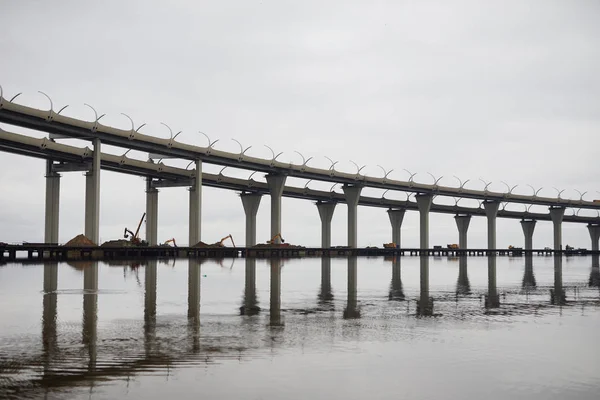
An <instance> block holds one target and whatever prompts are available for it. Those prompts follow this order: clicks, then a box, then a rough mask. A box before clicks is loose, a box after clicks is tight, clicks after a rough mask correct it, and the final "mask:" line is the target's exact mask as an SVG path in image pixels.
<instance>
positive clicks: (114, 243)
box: [100, 239, 135, 247]
mask: <svg viewBox="0 0 600 400" xmlns="http://www.w3.org/2000/svg"><path fill="white" fill-rule="evenodd" d="M100 247H135V245H134V244H133V243H131V241H129V240H125V239H117V240H109V241H107V242H104V243H102V245H100Z"/></svg>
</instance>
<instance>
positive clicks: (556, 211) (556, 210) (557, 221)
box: [550, 207, 565, 250]
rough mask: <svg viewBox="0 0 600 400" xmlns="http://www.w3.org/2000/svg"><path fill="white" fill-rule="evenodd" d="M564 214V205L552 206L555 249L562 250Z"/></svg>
mask: <svg viewBox="0 0 600 400" xmlns="http://www.w3.org/2000/svg"><path fill="white" fill-rule="evenodd" d="M564 215H565V208H564V207H550V218H552V225H554V250H562V220H563V217H564Z"/></svg>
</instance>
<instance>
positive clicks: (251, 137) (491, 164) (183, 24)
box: [0, 0, 600, 248]
mask: <svg viewBox="0 0 600 400" xmlns="http://www.w3.org/2000/svg"><path fill="white" fill-rule="evenodd" d="M0 9H1V10H2V12H1V13H0V26H1V27H2V31H3V34H2V35H1V36H0V58H1V62H0V85H2V87H3V90H4V96H5V97H8V98H10V97H12V96H14V95H15V94H17V93H19V92H22V95H20V96H19V97H18V98H17V99H16V100H15V101H16V102H18V103H20V104H25V105H29V106H33V107H38V108H43V109H48V108H49V102H48V100H47V99H46V98H45V97H44V96H42V95H41V94H39V93H38V92H37V91H38V90H40V91H43V92H45V93H47V94H48V95H49V96H50V97H51V98H52V100H53V102H54V107H55V110H57V109H59V108H60V107H62V106H64V105H67V104H68V105H69V107H68V108H67V109H66V110H65V111H64V112H63V114H65V115H68V116H72V117H76V118H81V119H86V120H90V119H92V117H93V112H92V111H91V110H90V109H88V108H87V107H86V106H84V103H88V104H91V105H93V106H94V107H95V108H96V109H97V110H98V112H99V113H100V114H104V113H106V117H104V118H103V123H104V124H107V125H111V126H115V127H121V128H125V129H128V128H129V126H130V123H129V121H128V120H127V119H126V118H125V117H124V116H122V115H121V113H126V114H128V115H129V116H131V118H132V119H133V120H134V121H135V123H136V126H137V125H140V124H141V123H146V124H147V125H146V126H145V127H144V128H142V130H141V132H143V133H146V134H149V135H154V136H157V137H169V132H168V129H167V128H165V127H164V126H163V125H161V122H164V123H166V124H168V125H169V126H170V127H171V128H172V129H173V130H174V131H175V132H178V131H180V130H181V131H183V133H182V134H181V135H180V136H179V137H178V140H181V141H182V142H186V143H192V144H198V145H202V146H205V145H206V138H205V137H204V136H202V135H201V134H200V133H198V132H199V131H201V132H204V133H206V134H207V135H208V136H209V137H210V138H211V140H215V139H219V142H218V143H217V144H215V148H217V149H220V150H225V151H232V152H238V151H239V150H238V148H239V146H238V144H237V143H236V142H235V141H233V140H232V139H236V140H238V141H240V142H241V143H242V144H243V145H244V147H247V146H250V145H252V148H251V149H250V150H248V152H247V154H249V155H253V156H257V157H264V158H270V154H271V153H270V150H269V149H268V148H267V147H265V145H268V146H270V147H272V148H273V149H274V150H275V151H276V152H277V153H278V152H283V154H282V156H281V157H280V158H279V160H282V161H289V162H294V163H300V162H301V157H300V156H299V155H298V154H297V153H295V152H296V151H298V152H300V153H302V154H303V155H304V156H305V157H307V158H308V157H313V159H312V160H311V161H310V163H309V165H311V166H315V167H324V168H327V167H328V166H329V165H330V163H329V161H328V160H327V158H326V156H327V157H329V158H331V159H333V160H335V161H339V163H338V164H337V165H336V168H337V169H339V170H342V171H348V172H351V171H355V167H354V165H353V164H352V162H351V161H350V160H352V161H354V162H356V163H357V164H359V165H361V166H362V165H367V167H365V169H364V170H363V172H364V173H366V174H367V175H369V176H382V171H381V169H380V168H379V167H378V165H381V166H382V167H383V168H385V169H386V170H388V171H389V170H390V169H393V170H394V171H393V172H391V174H390V175H389V177H390V178H393V179H403V180H407V179H408V177H409V174H408V172H407V171H406V170H408V171H410V172H411V173H417V174H416V175H415V177H414V179H415V181H417V182H424V183H432V181H433V179H432V177H431V176H430V175H429V174H433V175H434V176H435V177H436V178H439V177H441V176H443V178H442V179H441V181H440V182H439V184H440V185H448V186H458V184H459V180H458V179H457V178H455V176H456V177H459V178H460V180H462V181H463V182H464V181H465V180H466V179H469V180H470V181H469V182H468V183H467V185H466V187H468V188H473V189H483V187H484V183H482V181H481V180H483V181H486V182H492V183H491V184H490V187H489V190H492V191H504V190H505V185H504V184H503V183H502V181H504V182H506V183H508V184H509V185H510V186H511V187H512V186H514V185H518V186H517V188H516V189H515V190H514V193H522V194H531V193H532V189H531V188H530V187H529V186H528V185H532V186H533V187H535V188H536V189H538V188H542V187H543V189H542V190H541V191H540V193H539V195H540V196H541V195H545V196H556V194H557V191H556V190H555V189H554V188H558V189H560V190H563V189H564V192H563V193H562V197H563V198H573V199H579V197H580V195H579V194H578V192H577V190H579V191H581V192H587V193H586V194H585V195H584V199H586V200H592V199H600V184H599V183H598V178H599V172H598V170H597V165H598V162H597V160H598V153H597V149H598V145H599V144H600V137H599V135H598V133H599V131H600V74H599V73H598V71H600V25H599V24H598V23H597V21H598V18H597V17H598V15H600V3H599V2H597V1H594V0H589V1H585V0H582V1H568V2H567V1H552V0H543V1H530V0H524V1H488V2H481V1H453V2H447V1H371V2H363V1H343V2H342V1H339V2H334V1H331V2H322V1H302V2H291V1H252V0H246V1H222V2H208V1H197V2H183V1H170V2H169V3H168V4H166V3H165V2H159V1H154V0H146V1H128V2H121V1H103V2H94V3H92V2H81V1H74V0H73V1H58V2H44V1H27V2H24V1H9V0H0ZM0 127H2V128H4V129H7V130H9V131H12V132H17V133H23V134H27V135H31V136H36V137H43V136H44V134H43V133H40V132H33V131H28V130H26V129H22V128H18V127H9V126H7V125H0ZM62 142H63V143H65V144H70V145H75V146H86V145H88V146H90V145H89V144H88V143H86V142H82V141H77V140H62ZM103 151H104V152H109V153H113V154H122V153H124V150H123V149H118V148H112V147H110V146H104V147H103ZM128 156H130V157H132V158H138V159H141V160H145V159H147V154H144V153H139V152H133V151H132V152H130V153H129V154H128ZM165 163H166V164H168V165H174V166H185V165H186V164H187V162H183V161H180V160H167V161H165ZM220 169H221V168H219V167H218V166H214V165H209V164H206V163H205V164H204V171H205V172H212V173H217V172H218V171H219V170H220ZM44 173H45V163H44V161H42V160H34V159H29V158H26V157H23V156H18V155H12V154H7V153H0V185H1V188H2V195H1V196H0V227H1V228H0V241H4V242H21V241H30V242H35V241H43V235H44V227H43V222H44V198H45V197H44V196H45V183H44ZM223 173H224V174H226V175H230V176H238V177H244V178H247V177H248V176H249V175H250V172H248V171H242V170H233V169H230V168H228V169H227V170H226V171H224V172H223ZM253 178H254V179H256V180H261V181H264V177H262V176H259V174H255V175H254V177H253ZM84 183H85V178H84V176H83V173H81V172H73V173H65V174H63V177H62V179H61V198H60V201H61V204H60V241H61V242H66V241H68V240H69V239H71V238H72V237H74V236H75V235H77V234H80V233H83V230H84V191H85V185H84ZM288 184H290V185H293V186H304V185H305V184H306V181H305V180H302V179H292V178H289V179H288ZM101 185H102V190H101V205H100V240H101V241H102V242H104V241H106V240H111V239H117V238H120V237H122V234H123V229H124V228H125V227H128V228H130V229H133V228H135V226H136V225H137V223H138V221H139V219H140V217H141V215H142V213H143V212H144V211H145V192H144V190H145V183H144V180H143V179H142V178H140V177H132V176H125V175H120V174H118V173H113V172H103V173H102V176H101ZM309 187H311V188H313V189H322V190H332V189H331V184H327V183H319V182H310V183H309ZM333 190H335V191H337V192H341V188H340V187H339V186H338V187H334V188H333ZM363 194H364V195H369V196H376V197H380V196H381V195H382V194H383V191H381V190H375V189H365V190H363ZM385 197H386V198H392V199H405V198H406V195H405V194H404V193H401V192H391V191H390V192H388V193H386V194H385ZM434 202H436V203H443V204H454V200H453V199H444V198H441V197H438V198H436V199H435V200H434ZM269 204H270V200H269V198H268V197H266V196H265V197H263V199H262V201H261V205H260V209H259V212H258V219H257V221H258V222H257V239H258V241H259V242H264V241H266V240H268V239H270V232H269V226H270V223H269V218H270V216H269V215H270V206H269ZM460 205H465V206H477V202H473V201H469V200H463V201H461V202H460ZM507 209H514V210H523V206H522V205H510V204H509V205H508V206H507ZM531 211H540V212H546V211H547V209H546V208H544V207H538V208H535V207H533V208H532V209H531ZM576 211H577V210H571V209H568V210H567V212H566V213H567V214H572V213H573V212H576ZM586 213H587V214H586ZM580 215H596V213H595V212H591V214H590V211H585V210H584V211H581V212H580ZM187 218H188V195H187V192H186V189H185V188H169V189H162V190H161V191H160V194H159V221H158V224H159V228H158V237H159V240H160V241H161V242H162V241H165V240H167V239H169V238H172V237H174V238H176V239H177V241H178V242H179V243H181V244H185V243H186V242H187V237H188V228H187ZM346 220H347V208H346V206H345V205H343V204H340V205H338V206H337V208H336V211H335V213H334V217H333V225H332V243H333V245H345V244H346V242H347V231H346V225H347V221H346ZM320 229H321V228H320V220H319V215H318V212H317V209H316V206H315V205H314V204H313V203H312V202H309V201H303V200H296V199H285V198H284V199H283V203H282V232H281V234H282V236H283V237H284V238H285V239H286V241H287V242H290V243H292V244H299V245H305V246H318V245H320V240H321V239H320ZM358 229H359V234H358V244H359V246H368V245H372V246H373V245H375V246H382V244H383V243H385V242H389V241H391V226H390V222H389V219H388V216H387V213H386V212H385V209H380V208H368V207H360V208H359V217H358ZM143 231H144V227H142V232H143ZM228 234H232V235H233V237H234V239H235V240H236V243H238V244H243V243H244V240H245V239H244V212H243V208H242V203H241V201H240V199H239V194H238V193H235V192H233V191H226V190H219V189H213V188H203V203H202V240H203V241H204V242H207V243H213V242H216V241H219V240H220V239H221V238H222V237H224V236H226V235H228ZM418 235H419V226H418V215H417V213H416V212H407V214H406V216H405V218H404V223H403V225H402V245H403V247H418V241H419V236H418ZM523 240H524V239H523V234H522V230H521V227H520V224H519V222H518V221H517V220H504V219H499V221H498V223H497V243H498V247H499V248H502V247H507V246H508V245H511V244H512V245H515V246H519V245H520V246H522V245H523ZM457 242H458V232H457V229H456V225H455V222H454V219H453V216H452V215H438V214H432V215H431V217H430V244H431V245H437V244H440V245H446V244H448V243H457ZM533 244H534V247H545V246H552V226H551V223H550V222H539V223H538V224H537V227H536V231H535V235H534V241H533ZM563 244H570V245H574V246H576V247H587V248H589V247H590V238H589V234H588V232H587V228H586V227H585V226H584V225H579V224H572V223H564V224H563ZM485 245H486V220H485V218H482V217H474V218H473V220H472V221H471V225H470V228H469V246H470V247H485Z"/></svg>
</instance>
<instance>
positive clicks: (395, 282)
mask: <svg viewBox="0 0 600 400" xmlns="http://www.w3.org/2000/svg"><path fill="white" fill-rule="evenodd" d="M400 260H401V257H400V256H394V257H392V282H391V283H390V293H389V296H388V299H389V300H395V301H402V300H404V290H403V288H402V276H401V261H400Z"/></svg>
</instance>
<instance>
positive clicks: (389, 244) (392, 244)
mask: <svg viewBox="0 0 600 400" xmlns="http://www.w3.org/2000/svg"><path fill="white" fill-rule="evenodd" d="M396 247H397V245H396V243H394V242H391V243H384V244H383V248H384V249H395V248H396Z"/></svg>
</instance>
